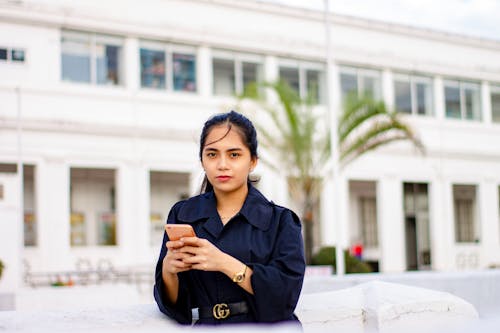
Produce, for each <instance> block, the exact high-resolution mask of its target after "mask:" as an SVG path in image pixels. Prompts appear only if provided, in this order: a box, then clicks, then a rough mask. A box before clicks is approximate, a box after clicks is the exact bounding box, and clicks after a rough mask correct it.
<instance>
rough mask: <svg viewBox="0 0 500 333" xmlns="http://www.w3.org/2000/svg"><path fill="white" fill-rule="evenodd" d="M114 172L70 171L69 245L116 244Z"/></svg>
mask: <svg viewBox="0 0 500 333" xmlns="http://www.w3.org/2000/svg"><path fill="white" fill-rule="evenodd" d="M115 197H116V195H115V170H113V169H90V168H71V171H70V210H71V216H70V241H71V246H88V245H116V244H117V241H116V226H117V221H116V211H115V207H116V198H115Z"/></svg>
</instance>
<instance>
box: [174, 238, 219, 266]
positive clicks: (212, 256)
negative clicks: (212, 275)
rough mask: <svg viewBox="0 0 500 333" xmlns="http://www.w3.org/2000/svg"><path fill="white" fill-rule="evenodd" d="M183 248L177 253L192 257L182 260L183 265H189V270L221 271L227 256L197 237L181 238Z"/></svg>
mask: <svg viewBox="0 0 500 333" xmlns="http://www.w3.org/2000/svg"><path fill="white" fill-rule="evenodd" d="M182 241H183V242H184V246H183V247H181V248H179V249H178V251H179V252H184V253H189V254H191V255H192V256H189V257H186V258H184V259H183V262H184V263H185V264H189V265H191V269H198V270H202V271H222V270H223V268H224V266H225V262H227V259H228V258H227V257H228V255H227V254H226V253H224V252H222V251H221V250H219V249H218V248H217V247H216V246H215V245H213V244H212V243H210V242H209V241H208V240H206V239H203V238H198V237H185V238H182Z"/></svg>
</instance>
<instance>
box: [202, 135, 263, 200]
mask: <svg viewBox="0 0 500 333" xmlns="http://www.w3.org/2000/svg"><path fill="white" fill-rule="evenodd" d="M227 131H228V127H227V125H220V126H214V127H213V128H212V129H211V130H210V132H209V133H208V135H207V137H206V140H205V142H206V144H205V146H204V147H203V151H202V157H201V164H202V166H203V168H204V169H205V173H206V174H207V178H208V181H209V182H210V184H212V186H213V188H214V191H215V192H216V193H225V194H229V193H233V192H238V191H240V190H246V186H247V185H246V184H247V179H248V174H249V173H250V172H251V171H252V170H253V169H254V168H255V166H256V165H257V158H252V156H251V154H250V150H249V149H248V147H247V146H245V144H244V143H243V140H242V139H241V136H240V134H239V133H238V132H237V131H236V130H234V125H233V128H232V129H231V130H230V131H229V133H227ZM226 133H227V135H226ZM222 137H224V138H223V139H221V138H222Z"/></svg>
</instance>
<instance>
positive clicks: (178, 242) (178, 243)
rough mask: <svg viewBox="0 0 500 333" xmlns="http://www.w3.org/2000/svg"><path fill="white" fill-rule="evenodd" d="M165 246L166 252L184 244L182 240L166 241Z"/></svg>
mask: <svg viewBox="0 0 500 333" xmlns="http://www.w3.org/2000/svg"><path fill="white" fill-rule="evenodd" d="M165 245H166V247H167V249H168V250H174V249H179V248H181V247H183V246H184V242H183V241H182V240H176V241H168V242H167V243H166V244H165Z"/></svg>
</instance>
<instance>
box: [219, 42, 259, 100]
mask: <svg viewBox="0 0 500 333" xmlns="http://www.w3.org/2000/svg"><path fill="white" fill-rule="evenodd" d="M215 59H220V60H226V61H232V62H233V74H234V91H233V94H236V95H239V94H242V93H243V92H244V89H245V87H244V82H243V63H252V64H255V65H257V72H258V73H257V76H259V74H260V76H261V78H263V77H264V57H263V56H262V55H258V54H251V53H239V52H231V51H228V50H213V51H212V56H211V70H212V95H213V96H227V95H224V94H216V93H215V75H213V73H214V60H215ZM259 72H260V73H259ZM262 81H263V80H262Z"/></svg>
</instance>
